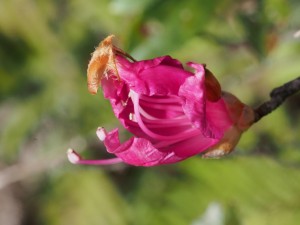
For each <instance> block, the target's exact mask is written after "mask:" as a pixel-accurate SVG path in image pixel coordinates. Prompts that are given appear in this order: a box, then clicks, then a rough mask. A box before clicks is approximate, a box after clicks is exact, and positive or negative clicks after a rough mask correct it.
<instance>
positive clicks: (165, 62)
mask: <svg viewBox="0 0 300 225" xmlns="http://www.w3.org/2000/svg"><path fill="white" fill-rule="evenodd" d="M117 61H118V71H119V74H120V76H121V79H122V80H124V81H125V82H126V84H127V85H128V86H129V87H130V89H132V90H134V91H135V92H137V93H139V94H145V95H148V96H151V95H154V94H156V95H169V94H175V95H177V93H178V90H179V87H180V86H181V84H182V83H183V82H184V80H185V79H186V78H187V77H189V76H191V75H192V73H190V72H188V71H185V70H184V69H183V67H182V65H181V64H180V62H179V61H177V60H175V59H172V58H171V57H170V56H163V57H159V58H155V59H151V60H143V61H139V62H133V63H131V62H129V61H128V60H126V59H124V58H123V57H117Z"/></svg>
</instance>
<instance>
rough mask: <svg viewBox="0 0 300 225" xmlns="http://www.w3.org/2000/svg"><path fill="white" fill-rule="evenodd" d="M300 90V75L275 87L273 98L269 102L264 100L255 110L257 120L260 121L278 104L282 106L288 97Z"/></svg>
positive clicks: (271, 95) (272, 93)
mask: <svg viewBox="0 0 300 225" xmlns="http://www.w3.org/2000/svg"><path fill="white" fill-rule="evenodd" d="M298 91H300V77H298V78H296V79H294V80H292V81H290V82H288V83H286V84H284V85H282V86H280V87H278V88H275V89H274V90H273V91H272V92H271V94H270V97H271V99H270V100H269V101H267V102H264V103H263V104H261V105H260V106H258V107H257V108H256V109H254V111H255V121H254V122H257V121H259V120H260V119H261V118H262V117H264V116H265V115H268V114H269V113H271V112H272V111H273V110H275V109H276V108H277V107H278V106H280V105H281V104H282V103H283V102H284V101H285V100H286V98H288V97H290V96H291V95H293V94H295V93H297V92H298Z"/></svg>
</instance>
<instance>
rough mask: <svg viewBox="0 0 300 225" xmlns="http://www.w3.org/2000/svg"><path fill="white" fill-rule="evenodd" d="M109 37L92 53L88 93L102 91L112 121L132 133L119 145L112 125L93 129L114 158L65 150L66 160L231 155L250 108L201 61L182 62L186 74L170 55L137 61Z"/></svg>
mask: <svg viewBox="0 0 300 225" xmlns="http://www.w3.org/2000/svg"><path fill="white" fill-rule="evenodd" d="M112 38H113V36H109V37H107V38H106V39H105V40H104V41H103V42H101V43H100V45H99V47H98V48H97V49H96V50H95V52H94V53H93V56H92V59H91V61H90V63H89V67H88V88H89V91H90V92H91V93H92V94H95V93H97V90H98V87H99V86H101V89H102V91H103V94H104V97H105V98H106V99H108V100H109V101H110V103H111V106H112V108H113V111H114V114H115V116H116V117H117V118H118V119H119V121H120V122H121V124H122V125H123V127H124V128H125V129H126V130H128V131H129V132H130V133H131V134H132V135H133V136H132V137H131V138H130V139H129V140H127V141H125V142H124V143H121V142H120V140H119V131H118V129H117V128H116V129H114V130H112V131H106V130H105V128H103V127H100V128H98V129H97V132H96V133H97V136H98V138H99V139H100V141H102V142H103V144H104V145H105V147H106V149H107V151H108V152H109V153H112V154H114V155H115V156H116V157H115V158H112V159H102V160H84V159H82V158H81V157H80V155H79V154H78V153H76V152H75V151H74V150H72V149H69V150H68V157H69V160H70V161H71V162H72V163H75V164H97V165H105V164H113V163H119V162H124V163H127V164H131V165H135V166H155V165H161V164H169V163H175V162H179V161H182V160H184V159H186V158H189V157H191V156H194V155H197V154H199V153H202V155H203V157H220V156H222V155H225V154H228V153H229V152H231V151H232V150H233V148H234V147H235V145H236V144H237V142H238V140H239V138H240V136H241V134H242V132H243V131H245V130H246V129H247V128H248V127H249V126H250V125H251V124H252V123H253V121H254V113H253V110H252V109H251V108H250V107H249V106H247V105H245V104H243V103H242V102H240V101H239V100H238V99H237V98H236V97H235V96H233V95H232V94H230V93H227V92H224V91H222V90H221V86H220V84H219V82H218V81H217V79H216V78H215V77H214V75H213V74H212V73H211V72H210V71H209V70H208V69H207V68H206V66H205V65H204V64H198V63H194V62H189V63H187V66H188V67H189V68H188V69H185V68H184V67H183V65H182V64H181V63H180V62H179V61H178V60H176V59H173V58H171V57H170V56H162V57H157V58H154V59H149V60H141V61H136V60H134V59H133V58H132V57H130V56H129V55H128V54H127V53H125V52H123V51H122V50H120V49H118V48H116V47H115V46H114V45H113V44H112ZM191 71H193V72H191ZM99 113H100V112H99Z"/></svg>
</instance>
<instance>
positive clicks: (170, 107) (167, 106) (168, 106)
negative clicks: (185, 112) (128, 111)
mask: <svg viewBox="0 0 300 225" xmlns="http://www.w3.org/2000/svg"><path fill="white" fill-rule="evenodd" d="M140 104H141V105H144V106H146V107H150V108H153V109H159V110H171V111H176V112H182V106H181V105H178V102H177V103H176V105H175V104H174V105H171V104H154V103H153V102H146V101H140Z"/></svg>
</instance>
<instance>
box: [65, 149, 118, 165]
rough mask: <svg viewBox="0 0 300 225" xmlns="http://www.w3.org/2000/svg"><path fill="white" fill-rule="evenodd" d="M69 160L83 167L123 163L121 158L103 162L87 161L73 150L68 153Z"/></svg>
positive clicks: (102, 160)
mask: <svg viewBox="0 0 300 225" xmlns="http://www.w3.org/2000/svg"><path fill="white" fill-rule="evenodd" d="M67 155H68V159H69V161H70V162H71V163H73V164H82V165H112V164H116V163H121V162H123V160H122V159H120V158H112V159H101V160H85V159H82V157H81V156H80V155H79V154H78V153H77V152H76V151H75V150H73V149H71V148H70V149H68V151H67Z"/></svg>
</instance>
